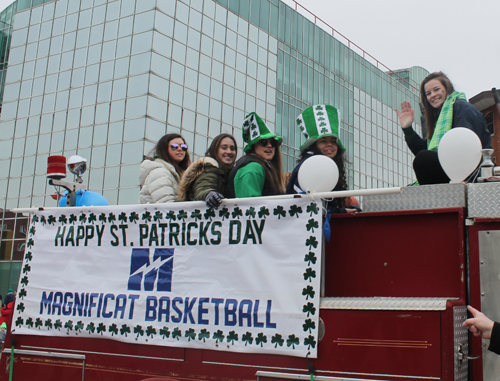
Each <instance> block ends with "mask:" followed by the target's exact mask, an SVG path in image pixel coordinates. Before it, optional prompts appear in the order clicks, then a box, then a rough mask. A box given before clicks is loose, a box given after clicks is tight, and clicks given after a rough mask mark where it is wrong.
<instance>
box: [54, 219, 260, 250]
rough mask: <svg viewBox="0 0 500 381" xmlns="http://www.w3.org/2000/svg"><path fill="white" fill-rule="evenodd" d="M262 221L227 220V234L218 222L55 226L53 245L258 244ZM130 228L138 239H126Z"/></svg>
mask: <svg viewBox="0 0 500 381" xmlns="http://www.w3.org/2000/svg"><path fill="white" fill-rule="evenodd" d="M265 223H266V220H265V219H261V220H260V221H257V220H243V221H240V220H229V221H228V225H229V226H228V227H227V230H226V231H227V232H228V234H227V237H224V236H223V229H222V228H223V223H222V222H221V221H200V222H195V221H193V222H181V223H177V222H170V223H166V222H165V223H150V224H137V225H129V224H117V225H114V224H113V225H78V226H74V225H70V226H58V228H57V232H56V234H55V237H54V245H55V246H88V245H89V243H90V242H91V241H95V242H96V244H97V246H102V244H103V241H104V242H109V243H110V244H111V246H141V247H142V246H149V247H150V246H165V245H168V246H196V245H198V246H203V245H220V244H221V243H222V240H223V239H225V240H226V242H227V243H228V244H229V245H237V244H243V245H246V244H251V245H261V244H262V233H263V231H264V227H265ZM132 228H137V229H139V234H138V239H139V242H132V241H129V240H127V231H128V229H132ZM108 239H109V241H108Z"/></svg>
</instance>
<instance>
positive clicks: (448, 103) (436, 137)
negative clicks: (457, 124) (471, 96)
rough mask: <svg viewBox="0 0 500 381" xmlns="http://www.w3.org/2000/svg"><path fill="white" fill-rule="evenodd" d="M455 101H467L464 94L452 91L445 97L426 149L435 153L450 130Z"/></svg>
mask: <svg viewBox="0 0 500 381" xmlns="http://www.w3.org/2000/svg"><path fill="white" fill-rule="evenodd" d="M457 99H465V100H467V98H466V96H465V94H464V93H459V92H458V91H454V92H453V93H451V94H450V95H448V96H447V97H446V100H445V101H444V103H443V106H442V107H441V112H440V113H439V118H438V120H437V122H436V128H435V129H434V134H433V135H432V138H431V140H430V141H428V142H427V149H428V150H429V151H434V152H436V151H437V149H438V145H439V142H440V141H441V138H442V137H443V135H444V134H445V133H447V132H448V131H449V130H451V123H452V122H453V104H454V103H455V101H456V100H457Z"/></svg>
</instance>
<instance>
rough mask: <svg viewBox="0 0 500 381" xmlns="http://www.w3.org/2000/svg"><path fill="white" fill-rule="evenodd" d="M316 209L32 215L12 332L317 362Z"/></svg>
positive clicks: (165, 207) (179, 207) (152, 208)
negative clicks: (268, 355) (287, 356)
mask: <svg viewBox="0 0 500 381" xmlns="http://www.w3.org/2000/svg"><path fill="white" fill-rule="evenodd" d="M197 205H199V204H197ZM321 214H322V213H321V204H320V203H315V202H311V200H306V199H299V198H295V199H283V200H269V201H267V202H265V201H264V202H263V201H258V204H257V202H256V201H255V202H240V203H238V204H237V205H234V206H224V205H223V206H222V208H221V209H219V210H217V211H213V210H209V209H206V208H202V209H201V210H200V209H194V208H193V207H192V204H190V203H173V204H162V205H136V206H131V207H123V206H113V207H111V206H110V207H109V208H99V209H98V208H96V209H94V210H93V209H92V208H82V209H81V210H79V211H78V212H76V211H75V210H74V209H72V210H68V209H64V208H61V209H59V210H57V211H54V210H52V211H41V212H36V213H34V214H32V216H31V225H30V229H29V236H28V240H27V245H26V254H25V258H24V263H23V268H22V273H21V277H20V283H19V288H18V291H19V292H18V298H17V303H16V310H15V315H14V320H13V328H14V329H15V332H16V333H17V334H31V335H51V336H64V337H68V336H73V337H74V336H79V337H99V338H102V337H105V338H109V339H113V340H120V341H126V342H130V343H138V344H153V345H166V346H179V347H191V348H202V349H216V350H225V351H235V352H255V353H274V354H287V355H292V356H306V354H307V353H308V352H310V356H311V357H316V348H317V342H318V324H319V323H318V315H319V297H320V295H319V293H320V272H321V271H320V269H321V244H322V218H321Z"/></svg>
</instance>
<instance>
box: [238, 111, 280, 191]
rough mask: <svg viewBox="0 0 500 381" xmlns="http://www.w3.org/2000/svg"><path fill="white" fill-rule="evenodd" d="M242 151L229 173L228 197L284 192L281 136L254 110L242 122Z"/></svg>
mask: <svg viewBox="0 0 500 381" xmlns="http://www.w3.org/2000/svg"><path fill="white" fill-rule="evenodd" d="M243 140H244V141H245V143H247V145H246V146H245V148H244V151H245V155H244V156H243V157H242V158H241V159H239V160H238V161H237V162H236V164H235V165H234V168H233V169H232V171H231V173H230V175H229V181H228V197H231V198H234V197H236V198H243V197H259V196H272V195H278V194H283V193H284V192H283V191H284V189H283V186H282V185H281V169H282V164H281V152H280V149H279V146H280V145H281V141H282V138H281V136H277V135H276V134H273V133H272V132H271V131H269V129H268V128H267V126H266V125H265V123H264V121H263V120H262V119H261V118H260V117H259V116H258V115H257V114H256V113H255V112H252V113H250V114H248V115H247V117H246V119H245V121H244V123H243Z"/></svg>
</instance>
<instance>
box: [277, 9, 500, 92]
mask: <svg viewBox="0 0 500 381" xmlns="http://www.w3.org/2000/svg"><path fill="white" fill-rule="evenodd" d="M284 2H285V3H287V4H289V5H291V6H292V8H294V7H295V5H294V2H293V0H284ZM297 2H298V3H299V4H300V5H302V6H304V7H305V8H307V9H308V10H309V11H311V12H312V13H314V14H315V15H316V16H318V17H320V18H321V19H322V20H323V21H325V22H327V23H328V24H329V25H330V26H331V27H333V28H334V29H335V30H336V31H338V32H339V33H341V34H343V35H344V36H345V37H346V38H348V39H349V40H351V41H352V42H354V43H355V44H356V45H358V46H359V47H360V48H362V49H363V50H364V51H366V52H367V53H369V54H370V55H372V56H373V57H375V59H377V60H378V61H380V62H381V63H383V64H384V65H385V66H387V67H389V68H390V69H391V70H397V69H403V68H407V67H411V66H421V67H423V68H425V69H427V70H428V71H430V72H434V71H443V72H445V73H446V74H447V75H448V76H449V77H450V79H451V81H452V83H453V85H454V87H455V90H458V91H462V92H465V94H466V95H467V97H468V98H471V97H473V96H474V95H477V94H478V93H480V92H482V91H486V90H491V88H492V87H497V88H499V90H500V78H499V75H500V1H499V0H477V1H470V0H453V1H452V0H419V1H408V0H297ZM301 13H302V12H301ZM383 70H384V69H383Z"/></svg>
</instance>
